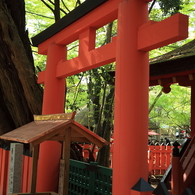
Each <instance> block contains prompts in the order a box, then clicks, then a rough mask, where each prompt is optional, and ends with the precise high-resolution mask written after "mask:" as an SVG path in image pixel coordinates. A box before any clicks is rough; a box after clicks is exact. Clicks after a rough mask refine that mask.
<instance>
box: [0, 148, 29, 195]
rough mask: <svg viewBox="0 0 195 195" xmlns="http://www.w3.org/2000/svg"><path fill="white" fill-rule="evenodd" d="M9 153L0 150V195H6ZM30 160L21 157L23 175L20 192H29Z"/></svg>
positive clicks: (27, 157) (26, 157)
mask: <svg viewBox="0 0 195 195" xmlns="http://www.w3.org/2000/svg"><path fill="white" fill-rule="evenodd" d="M9 158H10V151H9V150H5V149H3V148H0V195H6V194H8V172H9ZM31 165H32V158H31V157H29V156H25V155H23V173H22V186H21V192H22V193H26V192H29V191H30V175H31Z"/></svg>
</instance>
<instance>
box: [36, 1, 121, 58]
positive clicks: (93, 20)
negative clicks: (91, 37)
mask: <svg viewBox="0 0 195 195" xmlns="http://www.w3.org/2000/svg"><path fill="white" fill-rule="evenodd" d="M120 1H121V0H109V1H107V2H106V3H104V4H103V5H101V6H99V7H97V8H96V9H95V10H93V11H92V12H90V13H88V14H87V15H85V16H84V17H82V18H81V19H79V20H78V21H77V22H75V23H73V24H71V25H70V26H68V27H67V28H65V29H64V30H62V31H60V32H59V33H57V34H56V35H54V36H52V37H51V38H49V39H48V40H46V41H44V42H43V43H41V44H40V45H39V46H38V52H39V53H40V54H44V55H47V50H48V47H49V45H50V44H52V43H56V44H62V45H68V44H69V43H71V42H73V41H75V40H78V38H79V34H80V33H81V32H82V31H84V30H86V29H87V28H89V27H93V28H95V29H98V28H100V27H102V26H104V25H106V24H108V23H109V22H112V21H114V20H115V19H117V10H118V4H119V2H120Z"/></svg>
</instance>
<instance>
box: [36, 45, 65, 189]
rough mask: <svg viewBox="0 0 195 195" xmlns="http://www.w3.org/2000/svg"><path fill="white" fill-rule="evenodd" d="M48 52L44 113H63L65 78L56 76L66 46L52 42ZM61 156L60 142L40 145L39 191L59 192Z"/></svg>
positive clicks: (47, 142)
mask: <svg viewBox="0 0 195 195" xmlns="http://www.w3.org/2000/svg"><path fill="white" fill-rule="evenodd" d="M47 54H48V56H47V65H46V69H47V72H46V74H45V85H44V96H43V107H42V114H43V115H44V114H56V113H63V112H64V101H65V79H64V78H63V79H59V78H56V66H57V63H58V61H59V60H61V59H63V58H65V57H66V48H65V47H64V46H62V45H56V44H51V45H50V46H49V48H48V53H47ZM60 156H61V145H60V144H59V143H58V142H54V141H46V142H44V143H42V144H41V145H40V155H39V164H38V176H37V192H42V191H56V192H57V185H58V178H59V177H58V176H59V159H60ZM51 167H53V168H54V169H53V168H51ZM54 170H55V171H54Z"/></svg>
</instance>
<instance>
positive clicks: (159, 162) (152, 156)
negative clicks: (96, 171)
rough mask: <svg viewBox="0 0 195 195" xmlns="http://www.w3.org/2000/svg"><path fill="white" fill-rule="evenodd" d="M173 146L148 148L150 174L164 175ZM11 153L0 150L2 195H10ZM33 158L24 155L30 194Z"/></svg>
mask: <svg viewBox="0 0 195 195" xmlns="http://www.w3.org/2000/svg"><path fill="white" fill-rule="evenodd" d="M84 148H85V149H90V148H92V145H85V146H84ZM171 150H172V146H148V165H149V174H152V175H157V174H163V173H164V172H165V170H166V169H167V168H168V166H169V164H170V162H171V155H172V151H171ZM97 152H98V149H97V148H95V150H94V153H93V155H94V157H95V158H96V156H97ZM83 153H84V156H85V157H86V158H87V155H88V154H89V152H88V150H83ZM112 153H113V147H111V149H110V154H111V155H110V161H111V166H112ZM9 158H10V151H9V150H8V149H5V148H0V195H6V194H8V171H9ZM31 165H32V158H31V157H29V156H27V155H23V173H22V186H21V192H22V193H28V192H29V191H30V175H31Z"/></svg>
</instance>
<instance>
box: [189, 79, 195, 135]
mask: <svg viewBox="0 0 195 195" xmlns="http://www.w3.org/2000/svg"><path fill="white" fill-rule="evenodd" d="M194 135H195V80H194V81H193V84H192V85H191V133H190V136H191V137H193V136H194Z"/></svg>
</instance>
